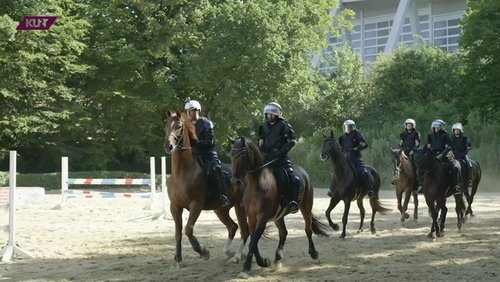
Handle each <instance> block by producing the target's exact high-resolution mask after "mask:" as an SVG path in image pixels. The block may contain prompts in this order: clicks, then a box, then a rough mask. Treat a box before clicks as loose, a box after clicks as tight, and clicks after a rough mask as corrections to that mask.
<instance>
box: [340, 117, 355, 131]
mask: <svg viewBox="0 0 500 282" xmlns="http://www.w3.org/2000/svg"><path fill="white" fill-rule="evenodd" d="M349 125H352V130H354V129H356V123H355V122H354V121H353V120H352V119H348V120H346V121H344V124H343V125H342V127H343V128H344V132H346V133H348V131H347V128H348V126H349Z"/></svg>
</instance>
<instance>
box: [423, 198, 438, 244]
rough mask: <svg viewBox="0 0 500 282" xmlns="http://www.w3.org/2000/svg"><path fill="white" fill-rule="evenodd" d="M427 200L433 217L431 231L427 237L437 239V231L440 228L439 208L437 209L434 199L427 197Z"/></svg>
mask: <svg viewBox="0 0 500 282" xmlns="http://www.w3.org/2000/svg"><path fill="white" fill-rule="evenodd" d="M425 201H426V202H427V206H428V207H429V213H430V215H431V218H432V223H431V231H430V232H429V233H428V234H427V237H428V238H431V239H435V238H436V235H435V232H436V231H437V229H438V225H437V217H438V209H437V207H436V205H435V204H434V199H432V200H430V199H428V198H427V197H426V198H425Z"/></svg>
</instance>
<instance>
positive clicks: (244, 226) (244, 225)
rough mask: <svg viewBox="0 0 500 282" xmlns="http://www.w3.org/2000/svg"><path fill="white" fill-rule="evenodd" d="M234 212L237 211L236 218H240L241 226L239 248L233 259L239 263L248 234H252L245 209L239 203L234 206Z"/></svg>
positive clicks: (239, 223)
mask: <svg viewBox="0 0 500 282" xmlns="http://www.w3.org/2000/svg"><path fill="white" fill-rule="evenodd" d="M234 212H235V213H236V218H237V219H238V225H239V226H240V236H241V239H240V244H239V245H238V250H237V251H236V253H235V254H234V257H233V260H234V262H235V263H238V262H239V261H240V260H241V259H242V255H243V249H244V248H245V245H246V243H247V239H248V236H250V231H249V230H248V222H247V215H246V213H245V209H244V208H243V207H240V206H239V205H235V206H234Z"/></svg>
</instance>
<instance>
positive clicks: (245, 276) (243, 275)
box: [238, 271, 249, 279]
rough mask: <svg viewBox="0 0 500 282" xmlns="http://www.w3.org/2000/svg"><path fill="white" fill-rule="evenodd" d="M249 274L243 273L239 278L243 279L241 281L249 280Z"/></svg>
mask: <svg viewBox="0 0 500 282" xmlns="http://www.w3.org/2000/svg"><path fill="white" fill-rule="evenodd" d="M248 277H249V276H248V273H246V272H244V271H242V272H240V273H239V274H238V278H241V279H248Z"/></svg>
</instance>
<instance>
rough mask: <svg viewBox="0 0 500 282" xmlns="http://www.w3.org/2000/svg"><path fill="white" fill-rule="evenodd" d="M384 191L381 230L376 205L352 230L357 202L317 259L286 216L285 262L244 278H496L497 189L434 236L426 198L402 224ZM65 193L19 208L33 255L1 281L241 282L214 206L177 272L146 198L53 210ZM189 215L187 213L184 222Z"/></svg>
mask: <svg viewBox="0 0 500 282" xmlns="http://www.w3.org/2000/svg"><path fill="white" fill-rule="evenodd" d="M315 195H316V196H315V201H314V211H315V214H317V215H318V216H319V218H320V219H321V220H322V221H324V222H326V219H325V216H324V211H325V209H326V207H327V205H328V203H329V198H327V196H326V190H325V189H316V191H315ZM380 197H381V200H382V203H383V204H384V205H385V206H386V207H388V208H390V209H391V211H390V212H389V213H388V214H387V215H377V217H376V223H375V226H376V228H377V233H376V234H371V233H370V232H369V217H371V213H370V211H371V210H370V209H367V218H368V220H365V228H364V230H365V231H364V232H362V233H357V232H356V231H357V229H358V224H359V211H358V209H357V207H356V205H355V204H353V205H352V206H351V213H350V216H349V223H348V226H347V238H346V239H340V238H338V236H339V235H340V232H339V231H333V230H331V229H330V230H329V233H330V237H328V238H320V237H317V236H314V237H313V240H314V242H315V244H316V247H317V249H318V251H319V252H320V257H319V260H317V261H314V260H312V259H311V258H310V257H309V255H308V253H307V251H308V250H307V246H308V245H307V239H306V237H305V233H304V231H303V220H302V217H301V215H300V213H299V214H296V215H290V216H287V217H286V223H287V227H288V232H289V233H288V239H287V242H286V245H285V249H284V255H285V258H284V262H283V266H282V267H281V268H276V267H275V265H274V264H273V265H271V266H270V267H269V268H261V267H258V266H257V265H256V264H255V262H254V263H253V266H252V271H251V272H250V278H249V279H247V281H278V280H280V281H289V280H293V281H326V280H328V281H431V280H433V281H500V193H478V194H477V195H476V199H475V202H474V204H473V209H474V212H475V216H474V217H472V218H471V219H469V220H468V221H467V222H466V223H465V225H464V226H463V228H462V231H461V232H458V230H457V227H456V215H455V211H454V207H455V204H454V202H453V201H450V200H451V199H450V200H449V201H448V207H449V213H448V218H447V225H446V234H445V236H444V237H442V238H437V239H436V240H430V239H428V238H427V236H426V235H427V233H428V231H429V228H430V221H429V217H428V215H427V207H426V206H425V202H424V198H423V196H419V199H420V209H419V212H418V214H419V220H418V221H414V220H409V221H407V222H405V223H401V222H400V215H399V212H398V211H397V208H396V199H395V193H394V191H382V192H381V195H380ZM60 200H61V197H60V195H46V196H45V199H44V201H43V204H42V205H40V206H36V207H23V208H19V209H18V212H17V213H16V217H17V221H16V222H17V232H16V233H17V242H18V244H19V245H20V247H21V248H22V249H24V250H26V251H28V252H30V253H31V254H32V255H33V256H35V258H34V259H19V258H17V259H15V260H13V261H11V262H8V263H1V262H0V281H176V280H177V281H194V280H196V281H240V280H241V279H239V278H237V275H238V273H239V272H240V271H241V269H242V264H241V263H239V264H235V263H234V262H231V260H228V257H227V256H226V255H225V254H224V253H223V251H222V249H223V246H224V244H225V242H226V238H227V232H226V230H225V228H224V226H223V225H222V224H221V223H220V222H219V221H218V219H217V217H216V216H215V214H214V213H213V212H211V211H207V212H202V214H201V216H200V218H199V220H198V222H197V224H196V226H195V235H196V236H197V238H198V239H199V241H200V243H201V244H202V246H205V247H207V248H208V249H209V251H210V253H211V257H210V259H209V260H208V261H205V260H203V259H201V258H199V257H198V255H197V254H196V253H195V252H194V251H193V250H192V249H191V247H190V245H189V242H188V240H187V238H186V237H185V236H184V237H183V241H182V245H183V258H184V260H183V262H182V263H181V268H180V269H178V268H177V267H176V264H174V262H173V253H174V249H175V242H174V222H173V221H172V220H170V219H168V217H167V219H161V220H151V219H149V218H141V217H147V216H148V215H150V214H151V213H152V212H151V211H150V210H145V209H143V208H144V207H145V206H148V201H147V200H145V199H138V198H137V199H71V200H70V202H71V203H74V204H75V206H76V208H67V209H63V210H54V209H52V208H53V207H54V206H56V205H57V204H58V203H59V201H60ZM367 206H368V201H367V200H365V207H367ZM410 208H411V209H413V204H410ZM156 209H158V206H156ZM343 210H344V207H343V204H342V203H340V204H339V206H337V208H335V209H334V211H333V213H332V216H333V219H334V221H335V222H336V223H341V214H342V212H343ZM153 212H154V213H156V212H157V210H156V211H155V210H153ZM6 218H7V217H6V212H5V210H2V211H0V220H1V221H0V225H3V224H5V222H6V221H5V220H6ZM186 218H187V213H186V212H185V215H184V222H186V221H185V220H186ZM233 218H234V219H235V217H234V213H233ZM269 226H270V228H269V235H270V239H262V240H261V241H260V244H259V246H260V250H261V254H263V255H264V256H265V257H268V258H269V259H270V260H271V261H272V260H273V259H274V252H275V249H276V247H277V244H278V235H277V230H276V227H275V226H274V224H272V223H270V224H269ZM7 235H8V234H6V233H3V232H0V247H3V246H4V245H5V244H6V243H7V238H8V237H7ZM236 238H238V240H239V233H238V235H237V237H236ZM237 243H238V241H237V240H235V241H234V242H233V245H232V247H233V249H236V247H237ZM245 253H246V249H245Z"/></svg>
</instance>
